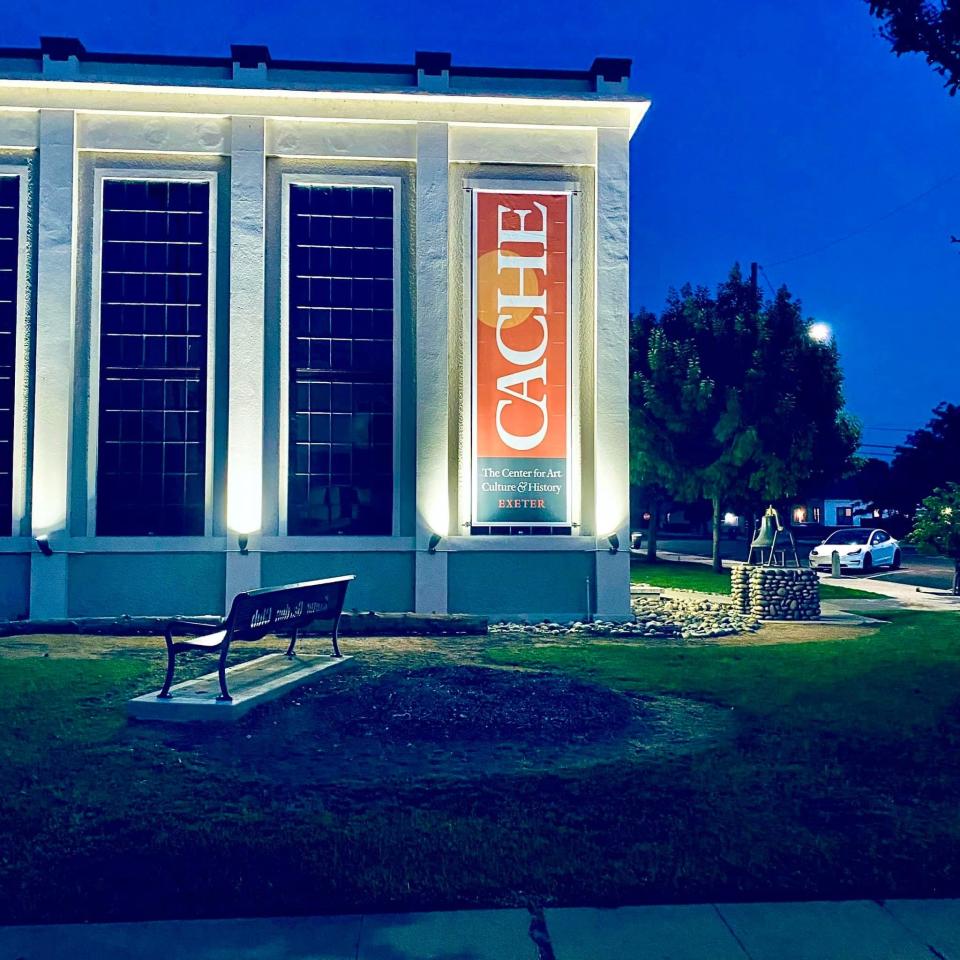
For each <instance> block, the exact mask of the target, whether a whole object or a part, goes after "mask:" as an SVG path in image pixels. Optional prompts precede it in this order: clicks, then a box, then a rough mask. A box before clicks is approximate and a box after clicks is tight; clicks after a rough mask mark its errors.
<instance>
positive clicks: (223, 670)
mask: <svg viewBox="0 0 960 960" xmlns="http://www.w3.org/2000/svg"><path fill="white" fill-rule="evenodd" d="M228 639H229V638H228ZM229 649H230V645H229V643H228V642H227V641H226V640H225V641H224V644H223V647H222V648H221V650H220V665H219V668H218V670H217V673H218V674H219V676H220V696H218V697H217V700H218V701H219V702H220V703H229V702H230V701H231V700H233V697H231V696H230V692H229V691H228V690H227V651H228V650H229Z"/></svg>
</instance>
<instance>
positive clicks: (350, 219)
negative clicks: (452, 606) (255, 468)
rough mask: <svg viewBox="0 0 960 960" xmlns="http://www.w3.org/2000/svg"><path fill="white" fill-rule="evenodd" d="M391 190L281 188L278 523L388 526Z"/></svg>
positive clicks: (317, 530)
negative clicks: (283, 284) (284, 254)
mask: <svg viewBox="0 0 960 960" xmlns="http://www.w3.org/2000/svg"><path fill="white" fill-rule="evenodd" d="M393 252H394V251H393V189H392V188H390V187H328V186H300V185H293V186H292V187H291V189H290V292H289V293H290V296H289V300H290V370H289V376H290V380H289V383H290V411H289V417H290V447H289V471H288V473H289V490H288V520H287V532H288V533H291V534H331V533H351V534H390V533H391V532H392V517H393V324H394V316H393Z"/></svg>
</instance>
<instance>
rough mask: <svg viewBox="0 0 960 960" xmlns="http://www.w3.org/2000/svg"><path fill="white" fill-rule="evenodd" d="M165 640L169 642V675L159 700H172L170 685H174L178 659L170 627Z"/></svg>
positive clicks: (158, 697) (158, 695)
mask: <svg viewBox="0 0 960 960" xmlns="http://www.w3.org/2000/svg"><path fill="white" fill-rule="evenodd" d="M163 639H164V640H166V642H167V675H166V676H165V677H164V678H163V687H162V688H161V690H160V692H159V693H158V694H157V699H158V700H170V699H171V697H172V694H171V693H170V684H171V683H173V665H174V660H175V658H176V654H175V653H174V652H173V637H172V636H171V635H170V627H167V629H166V632H165V633H164V635H163Z"/></svg>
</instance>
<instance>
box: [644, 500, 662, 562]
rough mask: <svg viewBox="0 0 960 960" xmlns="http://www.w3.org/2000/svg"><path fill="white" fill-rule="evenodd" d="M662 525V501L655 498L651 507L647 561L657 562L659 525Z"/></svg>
mask: <svg viewBox="0 0 960 960" xmlns="http://www.w3.org/2000/svg"><path fill="white" fill-rule="evenodd" d="M659 525H660V501H659V500H654V502H653V506H651V507H650V523H649V525H648V526H647V563H656V562H657V527H658V526H659Z"/></svg>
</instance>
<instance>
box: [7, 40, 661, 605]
mask: <svg viewBox="0 0 960 960" xmlns="http://www.w3.org/2000/svg"><path fill="white" fill-rule="evenodd" d="M628 76H629V63H628V62H627V61H622V60H602V59H601V60H597V61H595V63H594V65H593V66H592V68H591V69H590V70H586V71H553V72H550V71H542V72H541V71H510V70H499V69H490V68H484V69H481V68H458V67H455V66H453V65H452V64H451V62H450V58H449V56H448V55H444V54H418V55H417V58H416V62H415V63H414V64H413V65H409V66H389V65H349V64H330V63H312V62H293V61H280V60H274V59H272V58H271V56H270V54H269V52H268V51H267V50H266V49H265V48H263V47H234V48H232V54H231V56H230V57H228V58H222V59H218V58H209V59H206V58H172V57H145V56H144V57H137V56H127V55H112V54H111V55H108V54H95V53H88V52H87V51H86V50H85V49H84V48H83V47H82V45H81V44H80V43H79V42H78V41H76V40H68V39H62V38H58V39H44V40H42V41H41V46H40V48H39V49H36V50H0V619H19V618H26V617H29V618H31V619H34V620H36V619H59V618H76V617H100V616H108V617H112V616H119V615H122V614H129V615H131V616H149V615H156V616H166V615H174V614H222V613H223V611H224V609H225V608H226V607H227V606H228V605H229V603H230V601H231V599H232V597H233V596H234V595H235V594H236V593H237V592H239V591H242V590H247V589H253V588H256V587H259V586H271V585H278V584H282V583H290V582H296V581H302V580H309V579H316V578H319V577H324V576H332V575H336V574H343V573H355V574H356V575H357V579H356V581H355V582H354V584H353V586H352V587H351V593H350V595H349V596H348V601H347V605H348V607H351V608H353V609H360V610H380V611H413V612H419V613H475V614H482V615H488V616H491V617H495V618H500V617H517V618H522V617H528V618H541V617H555V618H565V619H570V618H581V617H583V616H584V615H585V614H587V613H588V612H590V613H594V614H598V615H603V616H608V617H626V616H628V615H629V612H630V605H629V553H628V551H627V549H626V547H627V546H628V534H629V530H628V504H629V496H628V406H627V380H628V365H627V364H628V361H627V337H628V224H629V217H628V212H629V211H628V203H629V154H628V146H629V141H630V138H631V136H632V135H633V133H634V131H635V130H636V128H637V125H638V124H639V122H640V120H641V119H642V117H643V114H644V112H645V110H646V107H647V103H646V101H644V100H642V99H640V98H636V97H633V96H631V94H630V93H629V91H628V86H627V84H628Z"/></svg>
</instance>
